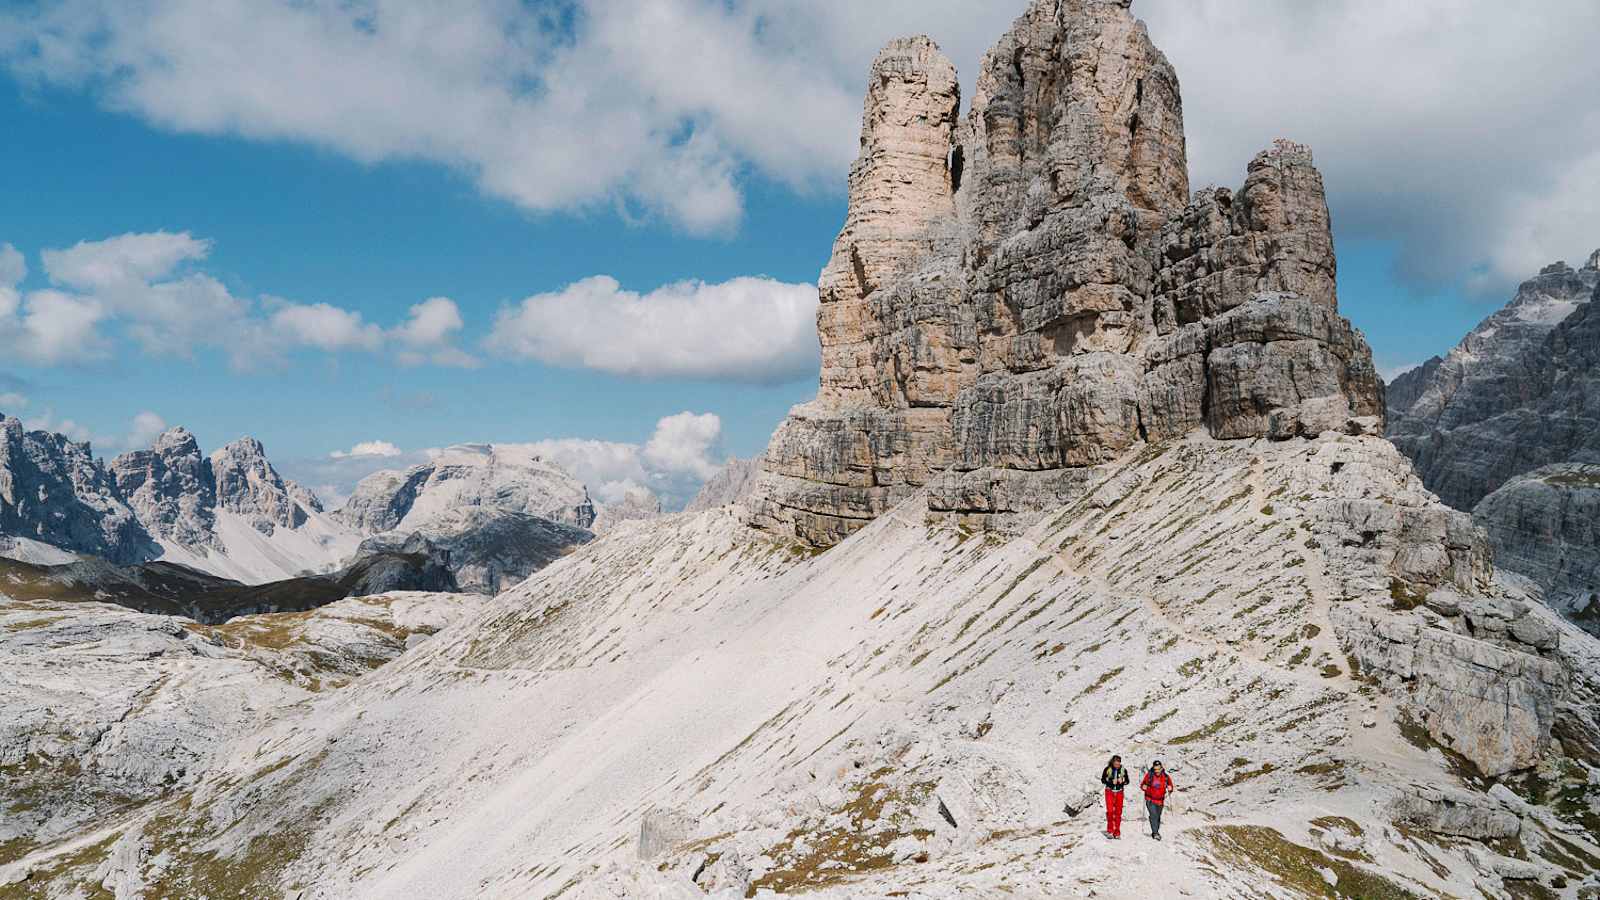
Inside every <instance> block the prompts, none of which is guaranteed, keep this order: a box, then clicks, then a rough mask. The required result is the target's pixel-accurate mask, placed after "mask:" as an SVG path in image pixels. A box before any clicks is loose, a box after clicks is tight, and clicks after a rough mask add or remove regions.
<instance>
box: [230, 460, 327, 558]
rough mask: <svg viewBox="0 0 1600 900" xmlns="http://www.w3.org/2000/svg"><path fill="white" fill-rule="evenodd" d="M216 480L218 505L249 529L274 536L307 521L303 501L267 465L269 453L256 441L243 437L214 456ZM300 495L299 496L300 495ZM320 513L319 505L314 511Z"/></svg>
mask: <svg viewBox="0 0 1600 900" xmlns="http://www.w3.org/2000/svg"><path fill="white" fill-rule="evenodd" d="M211 469H212V472H213V473H214V474H215V475H216V481H217V506H218V507H219V508H221V509H225V510H228V511H229V512H234V513H238V514H239V515H241V516H244V517H246V518H247V520H248V521H249V522H250V526H251V527H252V528H254V529H255V530H257V531H259V532H261V533H262V534H264V535H267V536H269V537H270V536H271V535H272V533H273V532H274V531H275V530H276V529H278V528H299V527H300V526H301V525H304V524H305V523H306V519H307V518H308V515H307V509H306V506H305V505H303V504H302V502H301V499H300V498H303V497H306V496H309V495H308V494H307V493H305V492H299V491H294V490H292V489H291V488H290V485H289V483H288V482H285V481H284V480H283V478H282V477H281V476H279V475H278V471H277V470H276V469H274V468H273V467H272V464H271V463H270V462H267V451H266V448H265V447H262V446H261V442H260V441H258V440H256V439H255V438H251V437H246V438H240V439H239V440H237V441H234V442H233V443H231V444H228V445H226V446H224V447H223V448H222V449H220V450H217V451H216V452H215V453H212V454H211ZM297 494H298V496H297ZM312 511H314V512H321V511H322V509H321V505H320V504H318V505H316V507H315V508H314V509H313V510H312Z"/></svg>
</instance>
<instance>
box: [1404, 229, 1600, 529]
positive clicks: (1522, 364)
mask: <svg viewBox="0 0 1600 900" xmlns="http://www.w3.org/2000/svg"><path fill="white" fill-rule="evenodd" d="M1597 291H1600V251H1596V252H1595V253H1594V255H1592V256H1590V257H1589V261H1588V262H1587V263H1586V264H1585V265H1584V266H1583V267H1582V268H1581V269H1573V268H1572V267H1571V266H1568V265H1567V264H1566V263H1560V262H1558V263H1552V264H1551V265H1548V266H1545V267H1544V269H1543V270H1541V271H1540V273H1539V274H1538V275H1537V276H1535V277H1533V278H1531V279H1529V280H1527V281H1525V282H1523V283H1522V286H1521V287H1520V288H1518V290H1517V294H1516V296H1515V297H1513V298H1512V300H1511V302H1510V303H1508V304H1507V305H1506V306H1505V308H1503V309H1501V310H1500V311H1498V312H1496V313H1495V314H1494V315H1492V316H1490V317H1489V318H1487V319H1485V320H1484V321H1483V322H1482V324H1480V325H1479V326H1478V327H1477V328H1475V329H1473V330H1472V332H1471V333H1470V334H1468V335H1467V336H1466V337H1465V338H1463V339H1462V341H1461V343H1460V344H1458V345H1456V347H1455V348H1454V349H1453V350H1451V351H1450V353H1449V354H1448V355H1446V356H1445V357H1443V358H1440V357H1434V358H1433V359H1430V360H1429V361H1428V362H1426V363H1424V364H1423V365H1422V366H1420V367H1418V368H1416V369H1413V370H1411V371H1410V372H1407V373H1405V374H1403V375H1401V376H1400V377H1399V378H1396V379H1395V381H1394V384H1393V385H1391V386H1390V397H1389V439H1390V440H1391V441H1393V442H1394V444H1395V446H1397V447H1399V448H1400V450H1401V452H1403V453H1405V454H1406V455H1407V456H1409V457H1411V460H1412V462H1414V463H1415V464H1416V466H1417V472H1418V474H1420V475H1421V476H1422V480H1423V483H1424V484H1426V485H1427V486H1428V488H1429V489H1430V490H1432V491H1433V492H1434V493H1436V494H1438V495H1439V497H1440V499H1442V500H1444V501H1445V502H1446V503H1449V504H1450V505H1451V506H1454V507H1456V508H1457V509H1464V510H1471V509H1472V508H1473V507H1474V506H1476V505H1477V504H1478V501H1480V500H1482V499H1483V498H1484V497H1486V496H1488V494H1490V493H1491V492H1492V491H1494V490H1495V489H1496V488H1498V487H1500V486H1501V485H1502V484H1504V483H1505V482H1506V481H1507V480H1508V479H1510V478H1512V477H1513V476H1516V475H1518V474H1521V473H1523V472H1528V471H1531V470H1533V469H1535V468H1538V467H1540V466H1544V465H1550V464H1554V463H1561V462H1568V461H1573V462H1591V463H1600V343H1597V341H1600V312H1595V310H1594V306H1595V304H1594V301H1593V299H1592V298H1593V297H1594V296H1595V295H1596V292H1597Z"/></svg>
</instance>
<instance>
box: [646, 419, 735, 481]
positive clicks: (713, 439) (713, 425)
mask: <svg viewBox="0 0 1600 900" xmlns="http://www.w3.org/2000/svg"><path fill="white" fill-rule="evenodd" d="M721 440H722V420H721V419H719V418H718V417H717V415H716V414H715V413H701V414H700V415H696V414H694V413H692V412H681V413H678V414H677V415H674V416H667V417H666V418H664V419H662V420H661V421H659V422H657V423H656V430H655V434H652V435H651V436H650V440H649V441H648V442H647V443H646V444H645V445H644V451H643V453H642V454H641V458H642V459H643V460H644V462H645V464H646V465H648V466H650V467H651V468H653V469H655V470H657V471H661V472H669V473H686V474H689V475H693V476H695V477H697V478H699V479H700V480H701V481H704V480H706V479H707V478H710V477H711V476H713V475H715V474H717V470H718V469H720V468H722V458H721V456H720V455H718V456H713V455H712V451H713V449H714V448H716V447H717V446H718V444H719V443H720V442H721Z"/></svg>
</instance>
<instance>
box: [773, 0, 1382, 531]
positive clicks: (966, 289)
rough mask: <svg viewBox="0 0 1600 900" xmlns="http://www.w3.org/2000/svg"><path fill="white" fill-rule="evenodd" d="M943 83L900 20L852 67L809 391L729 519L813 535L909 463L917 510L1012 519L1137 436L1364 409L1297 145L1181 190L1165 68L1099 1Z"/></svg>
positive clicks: (1039, 6)
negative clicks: (856, 79) (1235, 181)
mask: <svg viewBox="0 0 1600 900" xmlns="http://www.w3.org/2000/svg"><path fill="white" fill-rule="evenodd" d="M958 90H959V89H958V86H957V82H956V77H955V70H954V67H953V66H952V65H951V64H950V62H949V61H948V60H947V59H945V58H944V56H943V55H942V54H940V52H939V51H938V48H937V47H935V46H934V45H933V43H932V42H931V41H929V40H928V39H927V38H923V37H918V38H909V39H902V40H897V41H894V42H892V43H890V44H889V45H888V46H887V47H885V48H884V50H883V52H882V53H880V54H879V56H878V58H877V60H876V61H875V62H874V63H873V66H872V70H871V73H870V75H869V81H868V89H867V99H866V104H865V108H864V111H863V117H862V131H861V155H860V157H859V158H858V159H857V160H856V163H855V165H854V167H853V168H852V169H851V173H850V204H849V211H848V213H847V215H846V220H845V225H844V227H843V229H842V230H841V231H840V233H839V237H838V239H837V240H836V241H835V244H834V249H833V255H832V257H831V258H830V259H829V261H828V264H827V266H826V267H825V268H824V269H823V272H822V275H821V277H820V279H819V282H818V284H819V288H820V291H821V299H822V304H821V307H820V308H819V311H818V314H817V327H818V334H819V337H820V340H821V344H822V371H821V377H820V381H819V387H818V392H817V398H816V399H815V400H813V401H811V402H809V403H805V404H801V405H800V406H797V407H796V408H795V409H794V410H793V412H792V413H791V415H790V417H789V418H788V420H787V421H786V422H785V423H784V424H783V426H782V427H780V429H779V430H778V433H777V434H776V435H774V437H773V439H772V443H771V445H770V446H769V448H768V451H767V454H766V459H765V463H764V474H763V475H762V477H761V479H760V483H759V484H758V485H757V488H756V490H755V491H754V494H753V496H752V497H751V499H750V501H749V504H748V505H749V507H750V511H751V520H752V522H753V523H754V524H756V525H758V526H759V527H763V528H768V529H771V530H775V531H779V532H784V533H790V534H794V535H795V536H797V537H799V538H801V539H803V540H805V541H808V542H811V543H815V544H821V545H826V544H830V543H833V542H835V541H837V540H838V539H840V538H841V537H843V536H845V535H848V534H849V533H851V532H852V531H854V530H855V529H857V528H859V527H861V526H862V525H863V524H865V523H866V522H868V521H871V520H872V519H873V518H875V517H876V516H878V515H881V514H882V513H883V512H884V511H885V510H887V509H888V508H889V507H891V506H893V505H894V504H896V503H898V502H899V501H901V500H903V499H904V498H905V497H907V496H909V495H910V494H911V493H912V492H914V491H916V490H917V489H919V488H921V487H924V486H927V487H929V488H930V495H929V511H930V513H931V514H932V515H935V516H939V515H952V514H953V515H959V516H964V517H978V518H981V519H983V520H985V521H986V522H989V523H992V524H993V523H1003V522H1007V521H1011V520H1014V519H1022V520H1025V519H1026V518H1027V517H1028V515H1029V514H1030V513H1033V512H1037V511H1038V510H1041V509H1043V508H1045V507H1047V506H1049V505H1051V504H1053V503H1057V502H1061V501H1063V500H1064V499H1066V498H1068V497H1070V496H1071V495H1072V494H1073V492H1074V491H1075V490H1076V489H1077V487H1078V486H1080V485H1081V484H1082V482H1083V480H1084V477H1085V474H1086V473H1084V472H1081V471H1078V470H1082V469H1086V468H1089V467H1093V466H1096V465H1099V464H1103V463H1105V462H1108V461H1109V460H1111V459H1114V458H1116V457H1118V456H1120V455H1121V454H1123V453H1125V452H1127V451H1128V450H1129V449H1130V448H1133V447H1134V446H1136V445H1139V444H1142V443H1148V442H1156V441H1165V440H1170V439H1175V438H1178V437H1182V436H1184V435H1186V434H1189V433H1191V432H1196V431H1202V430H1204V431H1207V432H1209V433H1210V434H1211V435H1212V436H1214V437H1217V438H1223V439H1242V438H1254V437H1272V438H1292V437H1299V436H1309V435H1315V434H1318V433H1321V432H1325V431H1352V432H1361V433H1366V432H1371V431H1373V430H1375V429H1378V428H1381V422H1382V414H1383V401H1382V396H1383V390H1382V383H1381V382H1380V381H1379V380H1378V378H1377V375H1376V373H1375V371H1374V369H1373V366H1372V361H1371V353H1370V351H1369V349H1368V347H1367V344H1366V341H1365V339H1364V338H1363V337H1362V336H1361V335H1360V333H1359V332H1357V331H1356V330H1355V329H1354V328H1352V327H1351V326H1350V324H1349V323H1348V322H1347V321H1345V320H1344V319H1343V318H1341V317H1340V316H1339V315H1338V311H1337V310H1338V303H1337V297H1336V295H1335V290H1334V275H1335V271H1336V265H1335V261H1334V254H1333V240H1332V236H1331V232H1330V229H1329V221H1328V211H1327V203H1326V200H1325V198H1324V195H1323V186H1322V178H1321V175H1320V174H1319V173H1318V172H1317V170H1316V168H1315V167H1314V166H1313V165H1312V158H1311V152H1310V151H1309V150H1308V149H1306V148H1304V147H1301V146H1299V145H1296V144H1292V143H1288V142H1282V141H1280V142H1278V143H1277V144H1275V145H1274V146H1273V147H1272V148H1271V149H1269V150H1267V151H1265V152H1263V153H1261V154H1259V155H1258V156H1257V157H1256V158H1255V159H1254V160H1253V161H1252V162H1251V163H1250V165H1249V167H1248V173H1247V177H1246V180H1245V184H1244V186H1243V187H1242V188H1241V189H1240V190H1239V191H1237V192H1234V191H1229V190H1207V191H1203V192H1200V193H1199V194H1197V195H1195V196H1194V197H1193V198H1191V197H1190V196H1189V185H1188V175H1187V164H1186V162H1185V157H1184V138H1183V110H1182V101H1181V99H1180V95H1179V90H1178V80H1177V76H1176V74H1175V73H1174V72H1173V70H1172V66H1171V65H1170V64H1169V63H1168V62H1167V60H1166V58H1165V57H1164V56H1163V55H1162V54H1161V52H1160V51H1159V50H1157V49H1156V48H1155V46H1154V45H1153V44H1151V42H1150V39H1149V36H1148V34H1147V33H1146V32H1145V28H1144V26H1143V24H1142V23H1140V22H1139V21H1138V20H1137V19H1135V18H1134V17H1133V16H1132V15H1131V14H1130V13H1129V11H1128V9H1127V4H1126V3H1121V2H1085V0H1060V2H1057V0H1050V2H1046V0H1040V2H1035V3H1034V4H1033V5H1032V6H1031V7H1030V8H1029V9H1028V11H1027V12H1026V13H1025V14H1024V15H1023V16H1022V17H1021V18H1019V19H1018V20H1017V21H1016V23H1015V25H1014V26H1013V27H1012V29H1011V31H1010V32H1009V33H1007V34H1006V35H1005V36H1004V37H1002V38H1001V40H1000V42H999V43H998V44H996V45H995V47H994V48H993V49H992V50H990V51H989V53H988V54H987V55H986V56H985V57H984V60H983V62H982V63H981V66H980V69H979V73H978V77H977V81H976V94H975V96H974V98H973V100H972V105H971V108H970V110H969V111H968V113H967V115H966V117H965V118H964V119H963V118H960V117H959V116H958V111H959V109H960V96H959V92H958Z"/></svg>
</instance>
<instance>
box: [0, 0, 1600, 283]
mask: <svg viewBox="0 0 1600 900" xmlns="http://www.w3.org/2000/svg"><path fill="white" fill-rule="evenodd" d="M1024 5H1025V3H1024V0H1013V2H1007V3H972V2H970V0H878V2H872V3H862V2H857V0H728V2H707V0H640V2H635V3H622V2H617V0H576V2H574V3H573V4H571V5H570V8H569V7H567V6H566V5H561V6H559V7H558V8H559V9H560V10H561V13H565V12H568V11H570V12H571V15H570V16H569V17H565V18H563V17H562V15H561V13H555V12H552V11H551V7H549V6H545V5H539V4H523V3H517V2H512V0H483V2H480V3H476V4H405V3H392V2H383V0H353V2H352V0H273V2H244V0H223V2H217V0H150V2H145V3H139V4H128V3H121V2H117V0H59V2H55V3H50V4H25V5H23V6H22V7H21V8H20V9H19V10H17V11H13V12H9V13H0V57H3V59H4V60H5V61H6V62H7V63H8V64H9V65H10V67H11V69H12V70H13V71H14V72H16V73H17V74H19V75H20V76H21V77H23V78H25V79H32V80H36V81H39V82H44V83H48V84H51V85H62V86H68V87H81V88H83V89H86V90H88V91H91V92H93V93H94V94H95V95H96V96H97V97H99V98H100V100H101V101H102V102H103V103H104V104H105V105H106V106H108V107H110V108H113V109H116V110H120V111H126V112H129V113H132V114H134V115H137V116H140V117H141V118H143V119H144V120H146V121H148V122H151V123H153V124H155V125H157V126H159V127H164V128H169V129H174V130H178V131H186V132H199V133H206V134H230V135H241V136H244V137H248V138H256V139H268V140H294V141H300V142H304V143H308V144H312V145H315V146H318V147H325V148H330V149H332V150H334V151H336V152H340V153H343V154H345V155H347V156H349V157H352V158H354V159H358V160H363V161H369V162H374V161H381V160H389V159H417V160H427V161H431V162H435V163H438V164H441V165H444V166H448V167H451V168H453V169H456V170H458V171H462V172H464V173H467V174H468V175H469V177H472V178H475V179H476V180H477V182H478V184H479V185H480V186H481V187H482V189H483V190H485V191H486V192H488V193H491V194H494V195H497V196H501V197H505V198H508V199H510V200H511V201H513V202H515V203H518V204H520V205H522V206H524V207H526V208H528V209H533V210H541V211H546V210H566V209H589V208H596V207H605V206H607V205H610V204H616V205H617V206H618V207H619V208H620V209H621V210H622V211H623V213H624V215H625V216H631V215H636V214H637V213H638V212H641V211H642V212H646V213H653V214H656V215H660V216H664V217H667V218H669V219H671V220H673V221H675V222H677V223H680V224H681V225H683V226H684V227H686V228H688V229H690V230H692V231H698V232H704V231H717V230H721V229H725V228H727V227H729V226H730V225H731V224H733V223H735V222H737V220H738V218H739V215H740V210H741V208H742V206H743V202H744V201H743V197H742V194H743V187H742V185H741V177H742V173H744V172H747V171H748V172H754V173H759V174H761V175H765V176H767V177H770V178H773V179H777V180H779V181H783V182H785V183H788V184H791V185H794V186H796V187H797V188H800V189H809V188H812V187H815V186H819V185H821V186H827V187H828V188H829V189H832V190H838V189H840V188H842V186H843V183H844V177H845V173H846V171H847V167H848V165H849V162H850V159H851V158H852V157H853V156H854V154H855V152H856V147H855V141H854V136H855V133H856V129H857V126H858V123H859V119H858V117H859V114H860V109H861V105H860V104H861V95H862V93H863V88H864V81H865V74H866V71H867V66H868V64H869V62H870V61H871V59H872V56H873V54H874V53H875V52H876V51H877V49H878V48H879V47H880V46H882V45H883V43H884V42H885V41H886V40H888V39H889V38H891V37H895V36H897V35H902V34H917V33H927V34H930V35H932V36H933V37H934V38H935V39H936V40H938V41H940V42H941V44H942V45H943V46H944V49H945V50H946V52H947V53H948V54H949V55H950V57H951V58H952V59H953V60H954V61H955V62H956V64H957V67H958V68H959V70H960V71H961V73H962V76H963V84H964V86H965V87H966V91H965V93H966V94H967V95H968V96H970V94H971V85H972V82H973V77H974V75H975V72H976V70H977V66H978V61H979V59H980V57H981V54H982V53H983V52H984V50H986V49H987V48H988V47H989V46H990V45H991V44H992V43H993V41H994V40H995V39H996V38H997V37H998V36H999V35H1000V34H1001V33H1002V32H1003V31H1004V30H1005V29H1006V27H1007V26H1008V25H1009V23H1010V21H1011V19H1012V18H1013V17H1014V16H1016V15H1017V14H1018V13H1020V12H1021V11H1022V9H1023V7H1024ZM1134 11H1135V12H1136V13H1137V14H1139V15H1141V16H1143V17H1145V18H1146V19H1148V20H1149V22H1150V27H1151V31H1152V34H1153V35H1154V37H1155V39H1156V42H1157V43H1158V45H1159V46H1161V47H1162V48H1163V50H1164V51H1165V52H1166V53H1167V55H1168V56H1169V57H1171V58H1172V60H1173V62H1174V64H1175V65H1176V67H1177V69H1178V73H1179V75H1180V77H1181V78H1182V79H1183V84H1184V87H1185V114H1186V115H1185V120H1186V124H1187V126H1188V135H1189V151H1190V160H1191V164H1192V168H1193V170H1194V175H1195V183H1196V184H1197V185H1200V184H1204V183H1207V182H1215V183H1219V184H1228V185H1233V184H1237V183H1239V182H1240V181H1241V180H1242V178H1243V170H1244V165H1245V163H1246V162H1247V161H1248V160H1249V158H1250V156H1251V155H1252V154H1253V153H1254V152H1255V151H1257V150H1259V149H1261V148H1263V147H1265V146H1267V145H1268V144H1269V143H1270V142H1271V140H1272V139H1273V138H1276V137H1280V136H1287V137H1292V138H1295V139H1297V140H1301V141H1304V142H1308V143H1310V144H1311V145H1312V146H1313V147H1314V148H1315V149H1316V150H1317V158H1318V161H1319V163H1320V164H1321V166H1322V167H1323V169H1324V172H1325V173H1326V175H1327V177H1328V184H1329V188H1330V191H1331V196H1332V203H1333V207H1334V214H1335V223H1336V225H1337V227H1338V228H1339V230H1340V234H1341V237H1345V238H1351V237H1362V238H1371V237H1377V238H1381V239H1396V240H1398V241H1400V242H1401V245H1402V256H1401V265H1402V267H1403V269H1404V271H1405V272H1406V273H1407V274H1409V275H1410V276H1412V277H1414V278H1417V279H1422V280H1445V281H1454V280H1457V279H1459V278H1461V277H1462V275H1463V274H1464V273H1466V272H1467V271H1469V270H1472V269H1474V268H1484V269H1485V270H1486V271H1487V272H1488V273H1489V276H1490V278H1489V279H1488V281H1486V282H1484V286H1485V288H1486V289H1487V288H1489V287H1491V285H1490V284H1489V283H1488V282H1490V281H1492V282H1494V283H1496V284H1498V283H1501V282H1505V281H1508V280H1510V281H1515V280H1517V279H1519V278H1521V277H1524V276H1526V275H1528V274H1531V271H1532V269H1533V267H1535V266H1536V265H1537V264H1538V263H1541V262H1545V261H1548V260H1550V259H1554V258H1558V257H1566V258H1568V259H1569V260H1571V259H1574V258H1582V256H1583V255H1586V253H1587V251H1588V250H1589V249H1591V248H1592V247H1593V246H1594V245H1595V244H1596V243H1600V235H1597V234H1596V233H1595V232H1596V230H1597V228H1596V222H1595V221H1594V219H1593V216H1592V214H1591V215H1587V216H1585V215H1583V212H1584V211H1585V210H1588V211H1592V210H1594V209H1596V208H1600V194H1597V193H1596V191H1597V189H1596V188H1595V187H1594V185H1593V184H1592V180H1591V179H1587V178H1585V177H1583V176H1582V175H1581V173H1582V172H1583V171H1585V170H1586V167H1587V166H1590V165H1593V164H1592V163H1589V162H1586V160H1589V159H1591V158H1592V155H1593V152H1594V151H1593V149H1592V148H1594V147H1595V146H1597V144H1600V116H1597V115H1595V114H1594V112H1593V110H1592V109H1591V108H1589V106H1586V105H1585V101H1586V100H1587V98H1589V97H1590V96H1591V95H1592V93H1593V90H1594V85H1595V84H1596V83H1600V54H1596V53H1595V52H1594V48H1593V41H1592V35H1594V34H1595V33H1596V32H1597V31H1600V5H1596V4H1593V3H1584V2H1571V3H1540V4H1524V5H1522V6H1517V7H1515V8H1513V7H1510V6H1507V5H1506V4H1503V3H1498V2H1494V0H1416V2H1412V3H1406V4H1395V3H1392V2H1389V0H1328V2H1323V3H1315V4H1308V3H1284V2H1282V0H1136V3H1135V5H1134ZM8 33H9V34H10V35H11V36H10V37H9V38H7V37H6V35H7V34H8ZM707 47H714V48H716V52H715V53H708V52H705V49H704V48H707ZM1541 211H1553V212H1554V213H1556V216H1555V218H1553V219H1550V220H1541V219H1540V218H1539V216H1540V212H1541ZM1569 211H1576V215H1571V214H1569Z"/></svg>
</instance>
